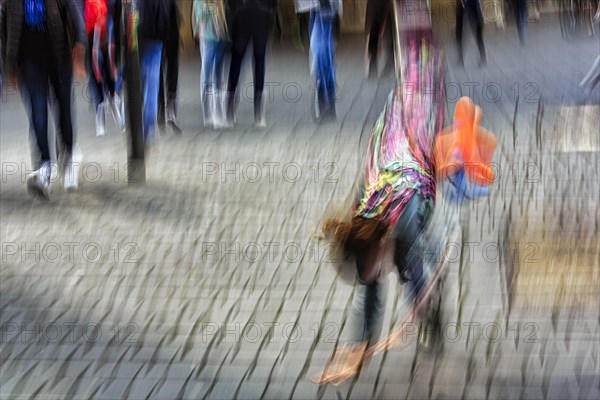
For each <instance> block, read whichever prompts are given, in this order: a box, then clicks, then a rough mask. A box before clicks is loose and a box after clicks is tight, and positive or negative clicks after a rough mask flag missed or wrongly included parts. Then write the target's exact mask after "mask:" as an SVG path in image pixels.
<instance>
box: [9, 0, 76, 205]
mask: <svg viewBox="0 0 600 400" xmlns="http://www.w3.org/2000/svg"><path fill="white" fill-rule="evenodd" d="M4 7H5V10H4V11H5V12H4V13H3V14H2V19H1V20H0V41H1V42H2V49H3V54H2V57H1V58H2V60H3V61H4V64H5V68H4V71H5V72H6V73H7V74H8V75H9V76H11V77H12V79H13V80H14V81H15V82H18V83H19V84H20V85H21V86H22V87H21V89H22V99H23V103H24V104H25V107H26V108H27V110H28V112H29V118H30V125H31V130H32V131H33V132H34V133H35V138H36V141H35V148H36V150H37V152H38V153H39V160H38V161H37V162H36V163H35V171H34V172H33V173H32V174H30V175H29V176H28V178H27V188H28V191H29V193H31V194H33V195H36V196H37V195H42V196H44V197H46V198H49V196H50V182H51V176H53V175H54V174H55V173H56V172H57V171H56V170H55V168H53V166H52V164H51V160H50V145H49V143H48V101H49V100H50V98H49V96H50V86H51V87H52V89H53V92H54V94H55V96H56V99H57V101H58V107H57V111H58V112H57V114H58V115H57V118H56V121H57V131H58V133H59V137H60V139H61V140H60V144H61V145H62V146H60V147H61V148H60V149H59V151H60V154H59V159H60V160H61V162H60V163H59V166H60V167H61V168H63V178H64V187H65V189H66V190H73V189H76V188H77V186H78V175H79V163H80V161H81V155H80V153H79V152H78V151H77V150H76V148H75V132H74V129H73V119H72V113H71V103H72V97H71V89H72V80H73V75H75V76H76V77H77V78H81V79H83V78H85V75H86V73H85V52H86V44H87V35H86V30H85V24H84V21H83V17H82V14H81V10H80V8H79V4H78V2H77V1H76V0H6V1H5V3H4Z"/></svg>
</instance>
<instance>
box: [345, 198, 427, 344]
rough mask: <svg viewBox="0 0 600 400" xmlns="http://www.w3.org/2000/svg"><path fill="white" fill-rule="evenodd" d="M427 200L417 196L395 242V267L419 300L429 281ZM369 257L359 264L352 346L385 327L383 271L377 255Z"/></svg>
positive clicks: (398, 226) (396, 229)
mask: <svg viewBox="0 0 600 400" xmlns="http://www.w3.org/2000/svg"><path fill="white" fill-rule="evenodd" d="M423 202H424V199H423V197H421V196H420V195H418V194H414V195H413V196H412V197H411V199H410V200H409V202H408V204H407V205H406V208H405V209H404V212H403V213H402V215H401V216H400V218H399V219H398V222H397V223H396V226H395V227H394V230H393V235H394V238H395V246H394V263H395V264H396V267H397V268H398V273H399V275H400V279H401V280H402V281H408V282H410V286H411V291H410V296H409V297H410V299H412V300H414V299H416V298H417V296H418V295H419V293H420V292H421V290H422V289H423V287H424V286H425V282H426V280H427V276H426V274H424V273H423V248H422V243H421V234H422V232H423V230H424V229H425V226H426V225H427V222H428V219H427V217H426V216H424V215H423V214H422V209H423V207H422V206H423V204H422V203H423ZM376 251H377V250H376V249H373V253H372V254H365V257H363V258H359V259H357V261H356V267H357V272H358V279H359V282H360V284H361V285H360V287H359V288H358V290H357V294H356V295H355V298H354V301H353V305H352V312H351V317H350V318H351V320H353V322H352V323H353V324H354V325H355V326H354V328H353V332H352V333H351V334H352V335H353V337H352V338H351V340H350V341H351V342H364V341H367V340H370V339H372V338H374V337H375V336H377V335H378V333H379V329H380V326H381V316H382V312H381V311H382V309H383V304H382V301H381V297H382V296H381V288H380V284H379V282H378V278H379V274H380V271H376V270H374V269H376V268H378V267H379V266H378V264H377V263H376V262H375V260H376V257H375V252H376Z"/></svg>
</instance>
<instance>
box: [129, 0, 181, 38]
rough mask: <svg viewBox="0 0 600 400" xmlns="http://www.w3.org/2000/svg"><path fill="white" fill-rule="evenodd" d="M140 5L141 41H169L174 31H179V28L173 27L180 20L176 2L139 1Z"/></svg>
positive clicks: (169, 0) (139, 32)
mask: <svg viewBox="0 0 600 400" xmlns="http://www.w3.org/2000/svg"><path fill="white" fill-rule="evenodd" d="M138 5H139V9H140V25H139V27H138V36H139V39H140V40H160V41H162V42H165V41H167V40H168V39H169V37H170V36H171V35H172V30H173V29H177V26H173V22H174V21H177V20H178V18H179V16H178V15H177V13H178V8H177V4H175V0H142V1H138Z"/></svg>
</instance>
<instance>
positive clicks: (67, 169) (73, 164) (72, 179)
mask: <svg viewBox="0 0 600 400" xmlns="http://www.w3.org/2000/svg"><path fill="white" fill-rule="evenodd" d="M82 159H83V156H82V154H81V152H80V151H79V150H78V149H77V150H75V149H73V154H72V155H71V156H67V157H66V161H65V165H64V176H63V180H64V182H63V184H64V188H65V191H67V192H72V191H76V190H77V189H78V187H79V169H80V168H81V160H82Z"/></svg>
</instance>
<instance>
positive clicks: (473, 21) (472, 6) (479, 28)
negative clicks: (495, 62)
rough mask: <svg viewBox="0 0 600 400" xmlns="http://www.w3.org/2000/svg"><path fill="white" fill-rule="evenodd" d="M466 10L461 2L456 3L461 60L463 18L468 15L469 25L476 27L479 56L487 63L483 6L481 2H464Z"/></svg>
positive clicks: (457, 34) (457, 39)
mask: <svg viewBox="0 0 600 400" xmlns="http://www.w3.org/2000/svg"><path fill="white" fill-rule="evenodd" d="M464 3H465V6H464V8H463V7H462V6H461V3H460V1H457V2H456V42H457V43H458V51H459V55H460V58H461V60H462V57H463V18H464V14H465V13H466V14H467V19H468V20H469V24H470V25H471V26H472V27H473V26H474V27H475V34H476V39H477V47H479V55H480V56H481V59H482V60H483V61H485V59H486V56H485V45H484V44H483V15H482V14H481V6H480V5H479V0H464Z"/></svg>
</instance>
